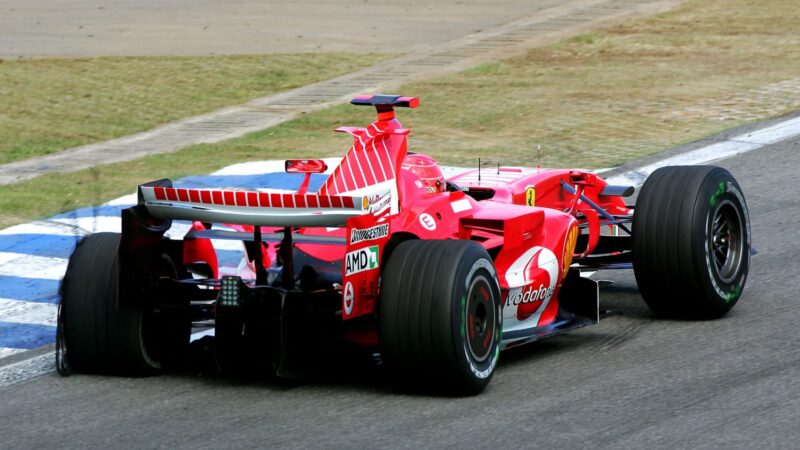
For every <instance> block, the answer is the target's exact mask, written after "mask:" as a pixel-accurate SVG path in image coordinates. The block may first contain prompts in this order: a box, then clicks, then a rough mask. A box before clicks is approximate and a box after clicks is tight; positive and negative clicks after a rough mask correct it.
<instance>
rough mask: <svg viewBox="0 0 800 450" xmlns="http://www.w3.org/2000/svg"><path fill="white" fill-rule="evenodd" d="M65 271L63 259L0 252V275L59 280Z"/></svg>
mask: <svg viewBox="0 0 800 450" xmlns="http://www.w3.org/2000/svg"><path fill="white" fill-rule="evenodd" d="M66 270H67V260H66V259H65V258H53V257H49V256H35V255H25V254H22V253H8V252H0V275H7V276H9V275H10V276H20V274H27V275H30V274H36V278H39V279H43V280H60V279H61V278H62V277H63V276H64V271H66Z"/></svg>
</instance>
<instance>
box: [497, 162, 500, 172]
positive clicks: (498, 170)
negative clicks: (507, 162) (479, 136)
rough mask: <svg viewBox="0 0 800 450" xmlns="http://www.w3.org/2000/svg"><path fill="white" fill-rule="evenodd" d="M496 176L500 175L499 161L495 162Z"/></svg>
mask: <svg viewBox="0 0 800 450" xmlns="http://www.w3.org/2000/svg"><path fill="white" fill-rule="evenodd" d="M497 174H498V175H500V161H497Z"/></svg>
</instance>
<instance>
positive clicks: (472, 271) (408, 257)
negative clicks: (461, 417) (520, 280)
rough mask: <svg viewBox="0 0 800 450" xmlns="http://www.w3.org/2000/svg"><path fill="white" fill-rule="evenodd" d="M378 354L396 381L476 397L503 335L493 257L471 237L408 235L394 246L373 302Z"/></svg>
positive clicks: (492, 366)
mask: <svg viewBox="0 0 800 450" xmlns="http://www.w3.org/2000/svg"><path fill="white" fill-rule="evenodd" d="M378 316H379V317H378V318H379V342H380V351H381V358H382V360H383V362H384V364H385V366H386V367H387V369H388V370H389V372H390V375H391V376H392V378H393V379H394V381H395V382H396V383H397V384H398V386H399V387H401V388H403V389H411V390H426V391H429V390H433V391H436V392H439V393H445V394H451V395H474V394H478V393H480V392H481V391H483V390H484V389H485V388H486V386H487V385H488V384H489V381H490V380H491V378H492V375H493V373H494V369H495V367H496V366H497V360H498V356H499V350H500V341H501V337H502V305H501V302H500V286H499V285H498V282H497V274H496V272H495V268H494V264H493V262H492V259H491V257H490V256H489V254H488V253H487V252H486V250H485V249H484V248H483V247H481V246H480V245H478V244H476V243H474V242H470V241H457V240H445V241H430V240H410V241H405V242H402V243H400V244H399V245H398V246H397V247H396V248H395V249H394V251H393V252H392V254H391V256H390V258H389V261H388V262H387V265H386V267H385V269H384V271H383V275H382V278H381V295H380V300H379V306H378Z"/></svg>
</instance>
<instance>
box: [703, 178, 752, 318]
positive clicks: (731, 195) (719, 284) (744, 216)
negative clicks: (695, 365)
mask: <svg viewBox="0 0 800 450" xmlns="http://www.w3.org/2000/svg"><path fill="white" fill-rule="evenodd" d="M721 189H724V192H723V193H721V194H720V190H721ZM724 205H731V206H732V207H733V208H734V209H735V210H736V213H737V214H738V217H739V220H740V222H741V223H740V232H741V234H742V236H741V239H742V240H743V241H744V246H743V250H742V252H743V254H742V255H741V266H740V267H739V270H738V272H737V273H736V274H735V275H734V277H733V278H732V279H731V280H730V281H729V282H726V281H724V280H723V279H722V278H721V277H720V276H719V274H718V273H717V270H716V268H715V263H714V261H713V255H712V247H711V234H712V228H713V220H714V217H715V215H716V213H717V211H719V209H720V208H721V207H723V206H724ZM692 244H693V245H692V246H693V250H694V252H695V261H703V262H704V264H698V265H697V266H696V270H697V271H698V272H699V273H697V279H698V280H700V285H701V286H702V288H703V290H704V292H705V294H706V298H707V299H709V300H711V301H710V302H709V304H708V306H709V307H710V308H712V311H708V312H709V313H711V314H713V313H724V312H727V311H728V310H730V309H731V308H732V307H733V306H734V305H735V304H736V303H737V302H738V300H739V298H740V297H741V294H742V290H743V289H744V284H745V281H746V280H747V274H748V272H749V268H750V220H749V213H748V210H747V204H746V202H745V199H744V195H743V194H742V189H741V187H740V186H739V184H738V183H737V182H736V180H735V179H734V178H733V177H732V176H731V175H730V174H729V173H728V172H727V171H725V170H723V169H716V170H713V171H711V172H709V173H708V175H707V176H706V178H705V179H704V180H703V184H702V185H701V187H700V191H699V192H698V197H697V203H696V206H695V211H694V220H693V243H692Z"/></svg>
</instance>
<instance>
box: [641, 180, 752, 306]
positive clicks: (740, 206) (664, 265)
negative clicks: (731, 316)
mask: <svg viewBox="0 0 800 450" xmlns="http://www.w3.org/2000/svg"><path fill="white" fill-rule="evenodd" d="M634 211H635V212H634V217H633V270H634V274H635V276H636V282H637V284H638V285H639V290H640V292H641V294H642V297H643V298H644V300H645V302H646V303H647V305H648V306H649V307H650V309H651V310H652V311H653V312H654V313H655V314H656V315H658V316H661V317H666V318H683V319H697V320H702V319H715V318H718V317H721V316H723V315H725V314H726V313H727V312H728V311H730V309H731V308H733V306H734V305H735V304H736V302H737V301H738V300H739V297H740V296H741V294H742V290H743V289H744V284H745V281H746V280H747V273H748V271H749V268H750V218H749V215H748V211H747V204H746V203H745V199H744V195H743V194H742V189H741V187H739V184H738V183H737V182H736V180H735V179H734V178H733V176H731V174H730V173H729V172H728V171H727V170H725V169H722V168H720V167H714V166H673V167H663V168H660V169H658V170H656V171H655V172H653V174H652V175H650V177H649V178H648V179H647V181H646V182H645V183H644V186H642V189H641V192H640V193H639V198H638V200H637V202H636V208H635V210H634Z"/></svg>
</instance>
